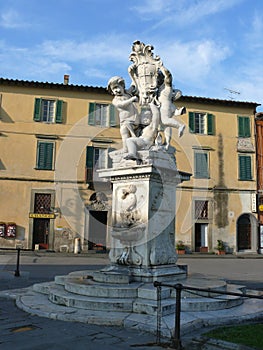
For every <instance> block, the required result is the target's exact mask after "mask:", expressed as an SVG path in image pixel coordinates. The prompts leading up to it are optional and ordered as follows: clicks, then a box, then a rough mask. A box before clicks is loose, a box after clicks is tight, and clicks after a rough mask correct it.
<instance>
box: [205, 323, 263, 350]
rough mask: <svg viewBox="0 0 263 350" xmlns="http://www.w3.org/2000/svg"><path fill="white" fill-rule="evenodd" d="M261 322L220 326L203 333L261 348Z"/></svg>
mask: <svg viewBox="0 0 263 350" xmlns="http://www.w3.org/2000/svg"><path fill="white" fill-rule="evenodd" d="M262 334H263V323H260V324H250V325H241V326H229V327H220V328H217V329H215V330H213V331H210V332H208V333H205V334H204V335H205V336H206V337H209V338H215V339H220V340H224V341H228V342H231V343H236V344H242V345H246V346H251V347H254V348H257V349H263V337H262Z"/></svg>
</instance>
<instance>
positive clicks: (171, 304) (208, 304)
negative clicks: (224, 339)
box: [133, 295, 243, 316]
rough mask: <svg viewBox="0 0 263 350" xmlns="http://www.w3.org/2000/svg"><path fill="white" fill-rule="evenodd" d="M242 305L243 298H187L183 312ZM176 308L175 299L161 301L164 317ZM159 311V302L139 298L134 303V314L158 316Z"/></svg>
mask: <svg viewBox="0 0 263 350" xmlns="http://www.w3.org/2000/svg"><path fill="white" fill-rule="evenodd" d="M242 303H243V299H242V298H240V297H234V296H226V295H221V296H217V297H215V298H207V297H198V298H185V299H182V300H181V311H186V312H200V311H216V310H224V309H229V308H232V307H235V306H238V305H241V304H242ZM175 307H176V300H175V298H167V299H162V300H161V311H162V315H163V316H166V315H169V314H172V313H175ZM157 309H158V303H157V300H149V299H142V298H138V299H136V300H135V301H134V303H133V312H136V313H145V314H148V315H155V314H157Z"/></svg>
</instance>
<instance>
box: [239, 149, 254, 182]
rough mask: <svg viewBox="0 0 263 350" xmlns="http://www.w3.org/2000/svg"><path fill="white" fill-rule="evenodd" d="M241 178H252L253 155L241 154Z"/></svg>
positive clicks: (246, 179)
mask: <svg viewBox="0 0 263 350" xmlns="http://www.w3.org/2000/svg"><path fill="white" fill-rule="evenodd" d="M238 162H239V164H238V167H239V180H245V181H248V180H252V169H251V156H248V155H239V156H238Z"/></svg>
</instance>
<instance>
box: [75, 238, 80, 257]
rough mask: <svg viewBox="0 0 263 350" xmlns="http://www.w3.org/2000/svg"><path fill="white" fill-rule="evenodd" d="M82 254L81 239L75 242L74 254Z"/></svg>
mask: <svg viewBox="0 0 263 350" xmlns="http://www.w3.org/2000/svg"><path fill="white" fill-rule="evenodd" d="M79 253H80V238H75V241H74V254H79Z"/></svg>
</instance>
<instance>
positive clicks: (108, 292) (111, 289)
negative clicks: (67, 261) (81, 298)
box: [65, 279, 142, 298]
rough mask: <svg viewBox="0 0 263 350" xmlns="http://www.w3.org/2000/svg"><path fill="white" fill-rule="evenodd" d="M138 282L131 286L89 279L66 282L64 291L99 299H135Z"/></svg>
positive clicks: (139, 284)
mask: <svg viewBox="0 0 263 350" xmlns="http://www.w3.org/2000/svg"><path fill="white" fill-rule="evenodd" d="M141 285H142V283H139V282H133V283H131V284H105V283H98V282H94V281H93V280H91V279H83V280H80V279H76V280H71V281H66V283H65V290H66V291H68V292H71V293H74V294H78V295H86V296H90V297H99V298H137V296H138V292H137V291H138V288H139V287H140V286H141Z"/></svg>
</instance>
